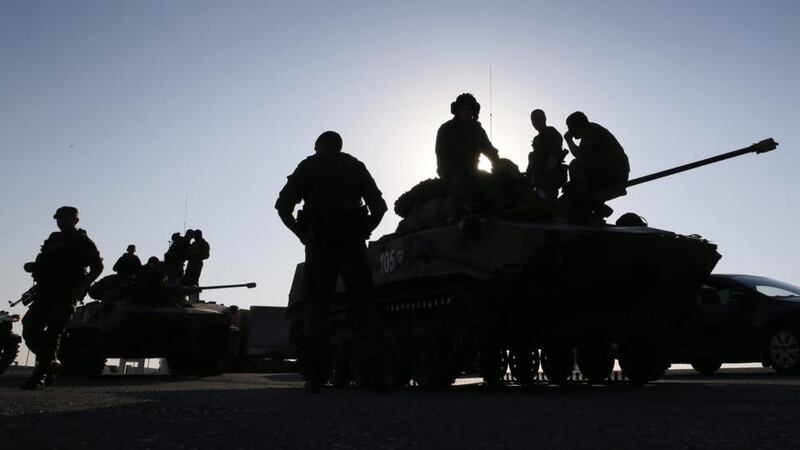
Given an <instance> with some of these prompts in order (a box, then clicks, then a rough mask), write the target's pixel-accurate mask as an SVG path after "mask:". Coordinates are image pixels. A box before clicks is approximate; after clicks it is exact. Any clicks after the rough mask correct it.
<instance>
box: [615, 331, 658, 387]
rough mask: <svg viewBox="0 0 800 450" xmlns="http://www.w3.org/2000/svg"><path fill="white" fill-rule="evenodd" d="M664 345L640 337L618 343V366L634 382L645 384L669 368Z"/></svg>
mask: <svg viewBox="0 0 800 450" xmlns="http://www.w3.org/2000/svg"><path fill="white" fill-rule="evenodd" d="M669 366H670V362H669V356H668V352H667V349H666V346H665V345H664V344H663V343H660V342H658V341H655V340H649V339H646V338H642V339H639V340H630V341H628V342H624V343H621V344H620V349H619V367H620V368H621V369H622V373H624V374H625V376H627V377H628V379H629V380H631V382H632V383H634V384H645V383H649V382H651V381H655V380H657V379H658V378H660V377H661V376H662V375H664V373H665V372H666V371H667V369H669Z"/></svg>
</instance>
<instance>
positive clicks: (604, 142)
mask: <svg viewBox="0 0 800 450" xmlns="http://www.w3.org/2000/svg"><path fill="white" fill-rule="evenodd" d="M567 128H568V131H567V133H566V134H565V135H564V139H565V140H566V141H567V146H568V147H569V151H570V152H571V153H572V155H573V156H574V157H575V159H574V160H572V162H571V163H570V165H569V183H568V184H567V185H566V186H565V187H564V194H565V197H567V203H568V204H569V208H570V209H571V210H572V214H573V215H576V213H577V216H578V217H580V216H586V215H588V216H589V217H600V218H603V217H608V216H609V215H611V213H612V212H613V210H612V209H611V208H609V207H608V206H607V205H606V204H605V202H607V201H609V200H611V199H614V198H617V197H619V196H622V195H625V194H626V191H625V184H626V183H627V182H628V174H629V172H630V165H629V163H628V156H627V155H626V154H625V150H623V149H622V145H620V143H619V141H617V138H616V137H614V135H613V134H611V132H610V131H608V130H607V129H605V128H604V127H602V126H600V125H598V124H596V123H594V122H589V119H588V118H587V117H586V114H584V113H582V112H580V111H575V112H574V113H572V114H570V115H569V117H567ZM575 139H580V140H581V142H580V144H576V143H575V142H574V140H575Z"/></svg>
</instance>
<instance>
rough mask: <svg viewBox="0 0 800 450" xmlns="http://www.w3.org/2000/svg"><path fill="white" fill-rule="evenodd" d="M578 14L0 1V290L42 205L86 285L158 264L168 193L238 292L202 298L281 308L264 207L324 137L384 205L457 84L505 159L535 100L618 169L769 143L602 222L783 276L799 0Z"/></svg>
mask: <svg viewBox="0 0 800 450" xmlns="http://www.w3.org/2000/svg"><path fill="white" fill-rule="evenodd" d="M599 3H600V2H533V1H519V2H502V1H501V2H497V1H494V2H489V1H483V2H431V1H425V2H412V1H404V2H366V1H365V2H319V3H309V2H277V1H276V2H266V1H259V2H247V1H237V2H221V1H220V2H203V1H170V2H162V1H135V2H133V1H132V2H125V3H123V2H108V1H70V2H64V1H52V2H48V1H37V2H30V1H15V0H5V1H3V2H2V3H0V167H2V169H3V176H2V177H1V178H0V211H1V212H2V219H3V220H2V222H3V232H2V233H0V249H2V257H1V258H0V293H2V297H3V299H4V300H5V299H12V300H13V299H16V298H18V296H19V294H20V293H21V292H23V291H24V290H25V289H26V288H27V287H28V286H30V284H31V280H30V277H29V276H28V275H27V274H25V273H24V272H23V271H22V269H21V267H22V264H23V263H24V262H25V261H28V260H32V259H33V258H34V257H35V255H36V253H37V251H38V249H39V245H40V244H41V242H42V240H43V239H44V238H45V237H46V236H47V235H48V233H49V232H51V231H53V230H54V229H55V222H54V221H53V220H52V219H51V216H52V214H53V212H54V211H55V209H56V208H57V207H58V206H60V205H64V204H68V205H74V206H77V207H78V208H79V209H80V211H81V226H82V227H84V228H85V229H86V230H87V231H88V233H89V235H90V236H91V237H92V238H93V239H94V241H95V242H96V243H97V245H98V247H99V248H100V250H101V253H102V255H103V257H104V258H105V262H106V272H105V273H106V274H107V273H109V272H110V268H111V266H112V265H113V263H114V261H115V260H116V258H117V257H118V256H119V255H120V254H122V252H123V251H124V249H125V246H126V245H127V244H129V243H134V244H136V245H137V247H138V249H139V254H140V256H142V259H146V257H147V256H150V255H158V256H162V255H163V253H164V251H165V250H166V247H167V243H168V239H169V236H170V234H172V233H173V232H174V231H179V230H182V229H183V222H184V201H185V198H186V196H187V194H188V196H189V202H188V226H189V227H190V228H201V229H203V231H204V234H205V236H206V238H207V239H208V240H209V242H210V244H211V259H210V260H209V261H208V262H207V264H206V266H205V268H204V272H203V278H202V282H203V283H205V284H217V283H232V282H245V281H256V282H258V284H259V287H258V289H256V290H251V291H242V290H234V291H226V292H215V293H214V294H213V296H212V295H208V298H209V299H216V300H218V301H222V302H224V303H226V304H230V303H237V304H239V305H242V306H248V305H283V304H285V303H286V299H287V294H288V291H289V286H290V283H291V279H292V277H291V275H292V273H293V271H294V265H295V263H297V262H298V261H300V260H301V259H302V257H303V253H302V247H301V245H300V243H299V242H298V241H297V240H296V239H294V237H293V235H292V234H291V233H290V232H289V231H287V230H286V229H284V227H283V225H282V224H281V223H280V221H279V220H278V216H277V214H276V213H275V210H274V209H273V205H274V202H275V198H276V196H277V193H278V191H279V190H280V188H281V187H282V185H283V183H284V181H285V177H286V175H288V174H289V173H291V171H292V170H294V168H295V166H296V164H297V163H298V162H299V161H300V160H301V159H303V158H304V157H305V156H307V155H309V154H311V153H312V147H313V142H314V140H315V139H316V137H317V136H318V135H319V133H321V132H322V131H325V130H328V129H333V130H337V131H339V132H340V133H341V134H342V136H343V138H344V147H345V151H347V152H349V153H351V154H353V155H355V156H356V157H358V158H359V159H361V160H362V161H364V162H365V163H366V164H367V167H368V168H369V169H370V170H371V171H372V174H373V176H374V177H375V179H376V180H377V182H378V184H379V186H380V188H381V189H382V190H383V192H384V194H385V197H386V199H387V202H389V203H390V205H391V204H392V203H393V202H394V200H395V199H397V197H398V196H399V195H400V194H401V193H403V192H404V191H406V190H407V189H408V188H410V187H411V186H413V185H414V184H416V183H417V182H419V181H421V180H423V179H425V178H429V177H432V176H434V175H435V170H436V167H435V157H434V152H433V148H434V140H435V136H436V130H437V128H438V126H439V125H440V124H441V123H442V122H444V121H446V120H448V119H449V118H450V114H449V104H450V102H451V101H452V100H453V99H454V98H455V96H456V95H458V94H459V93H461V92H472V93H474V94H475V95H476V97H477V98H478V100H479V101H480V102H481V103H482V105H483V109H482V116H481V120H482V122H483V123H484V126H485V127H486V128H487V130H488V129H489V112H490V111H492V113H493V120H492V124H491V125H492V126H491V128H492V138H493V142H494V143H495V145H496V147H498V148H499V149H500V152H501V155H502V156H504V157H508V158H510V159H512V160H513V161H515V162H516V163H517V164H519V165H520V166H521V167H523V168H524V165H525V164H526V161H527V158H526V155H527V153H528V152H529V151H530V140H531V138H532V136H533V133H534V132H533V129H532V128H531V126H530V122H529V119H528V117H529V113H530V110H531V109H533V108H536V107H538V108H542V109H544V110H545V111H546V112H547V114H548V117H549V122H550V124H552V125H554V126H556V127H557V128H559V129H560V130H561V131H562V132H563V131H564V129H565V126H564V119H565V117H566V116H567V115H568V114H569V113H571V112H572V111H575V110H582V111H584V112H586V113H587V114H588V116H589V118H590V119H591V120H593V121H596V122H598V123H600V124H602V125H604V126H606V127H607V128H608V129H610V130H611V131H612V132H613V133H614V134H615V135H616V136H617V138H618V139H619V141H620V142H621V143H622V145H623V146H624V147H625V149H626V151H627V153H628V155H629V158H630V161H631V176H632V177H634V176H639V175H644V174H647V173H650V172H654V171H657V170H661V169H665V168H669V167H672V166H675V165H678V164H682V163H686V162H690V161H693V160H696V159H700V158H704V157H707V156H711V155H714V154H717V153H721V152H723V151H728V150H733V149H738V148H740V147H744V146H747V145H749V144H751V143H753V142H755V141H758V140H761V139H764V138H767V137H774V138H775V139H776V140H777V141H779V142H780V143H781V146H780V148H779V150H778V151H776V152H772V153H769V154H765V155H760V156H754V155H748V156H744V157H741V158H738V159H736V160H732V161H728V162H724V163H721V164H718V165H715V166H712V167H707V168H703V169H699V170H697V171H693V172H690V173H685V174H681V175H678V176H674V177H672V178H669V179H664V180H660V181H656V182H652V183H649V184H646V185H642V186H640V187H635V188H632V189H631V190H630V191H629V194H628V196H627V197H624V198H621V199H617V200H615V201H613V202H612V203H611V206H612V207H613V208H614V209H615V210H616V212H615V214H614V215H613V216H612V220H614V219H616V217H618V216H619V215H620V214H621V213H623V212H626V211H635V212H638V213H639V214H641V215H643V216H644V217H646V218H647V219H648V221H649V222H650V224H651V225H652V226H655V227H658V228H663V229H669V230H675V231H678V232H681V233H686V234H690V233H697V234H701V235H703V236H704V237H706V238H708V239H709V240H711V241H713V242H715V243H717V244H718V245H719V251H720V253H721V254H722V255H723V259H722V260H721V262H720V264H719V265H718V270H717V271H719V272H740V273H752V274H761V275H766V276H772V277H776V278H779V279H782V280H785V281H788V282H792V283H795V284H798V283H800V273H799V272H798V269H797V266H795V264H796V262H795V261H796V260H797V257H798V254H800V244H798V238H797V236H796V234H795V233H796V228H797V224H798V223H800V213H798V208H797V193H798V186H800V182H799V181H798V178H797V176H796V174H797V171H798V167H800V156H798V153H797V148H798V144H800V142H798V136H797V131H796V128H797V126H798V123H800V113H798V101H800V96H799V95H798V92H800V89H799V88H798V86H797V80H800V58H799V57H798V56H800V27H798V26H797V24H798V23H800V2H795V1H763V2H752V1H688V2H682V1H670V2H666V1H665V2H658V4H656V2H639V1H630V2H619V1H607V2H602V6H597V5H599ZM490 66H491V67H492V73H493V86H492V99H491V102H490V98H489V67H490ZM490 103H491V105H490ZM397 222H398V217H396V216H395V215H394V214H393V213H389V214H387V216H386V218H385V219H384V222H383V224H382V225H381V226H380V228H379V229H378V230H377V233H376V236H378V235H380V234H384V233H387V232H390V231H392V230H393V229H394V227H395V226H396V225H397ZM14 311H15V312H22V311H23V310H22V308H15V309H14Z"/></svg>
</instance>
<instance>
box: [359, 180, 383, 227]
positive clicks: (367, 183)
mask: <svg viewBox="0 0 800 450" xmlns="http://www.w3.org/2000/svg"><path fill="white" fill-rule="evenodd" d="M361 167H362V170H361V189H362V197H363V198H364V203H366V204H367V208H369V217H368V218H367V228H368V230H367V231H368V232H370V233H372V231H373V230H374V229H375V228H377V227H378V224H380V223H381V220H383V216H384V214H386V211H388V209H389V208H388V207H387V206H386V201H385V200H384V199H383V194H382V193H381V191H380V189H378V185H377V183H375V179H374V178H372V175H371V174H370V173H369V171H368V170H367V167H366V166H364V165H363V164H362V165H361Z"/></svg>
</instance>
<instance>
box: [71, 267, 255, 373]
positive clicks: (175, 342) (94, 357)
mask: <svg viewBox="0 0 800 450" xmlns="http://www.w3.org/2000/svg"><path fill="white" fill-rule="evenodd" d="M109 277H115V275H110V276H109ZM106 278H108V277H106ZM103 283H104V282H103V280H102V279H101V280H100V281H98V283H96V285H100V286H102V285H103ZM106 283H107V282H106ZM107 284H116V283H107ZM255 286H256V284H255V283H247V284H233V285H223V286H205V287H190V288H174V289H171V290H170V289H167V293H166V294H165V295H156V296H155V297H153V296H146V295H141V294H138V293H137V292H136V291H135V290H134V292H133V293H130V294H129V295H121V296H104V295H100V294H98V293H97V291H94V292H93V291H92V290H90V295H92V296H93V297H96V298H99V299H100V300H98V301H95V302H90V303H87V304H85V305H83V306H80V307H78V308H77V309H76V311H75V314H74V316H73V317H72V320H71V321H70V322H69V324H67V327H66V329H65V333H64V336H63V338H62V341H61V347H60V349H59V359H60V360H61V363H62V364H63V367H64V372H65V375H67V376H71V377H93V376H98V375H99V374H100V373H101V372H102V370H103V367H104V365H105V360H106V358H126V359H138V358H159V357H164V358H166V359H167V363H168V364H169V369H170V372H171V373H172V374H175V375H213V374H218V373H222V371H223V369H224V368H225V365H226V364H227V363H229V359H230V353H231V345H232V343H231V340H230V339H229V337H230V335H231V318H230V314H229V310H228V308H227V307H226V306H223V305H218V304H216V303H214V302H206V301H201V300H199V299H198V300H194V301H189V297H190V296H195V295H198V294H199V293H200V292H202V291H207V290H212V289H226V288H234V287H247V288H253V287H255ZM106 292H107V290H106Z"/></svg>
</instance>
